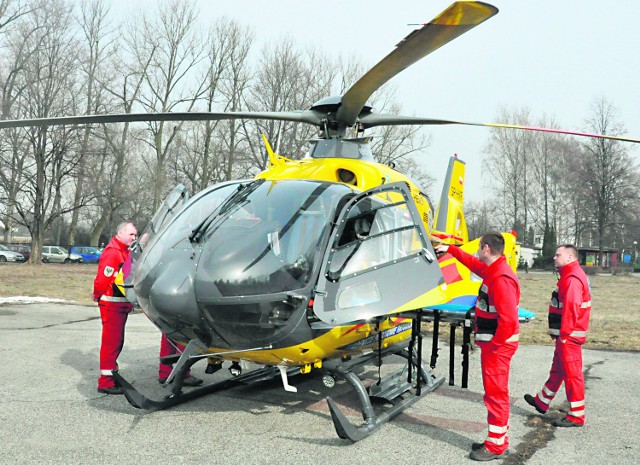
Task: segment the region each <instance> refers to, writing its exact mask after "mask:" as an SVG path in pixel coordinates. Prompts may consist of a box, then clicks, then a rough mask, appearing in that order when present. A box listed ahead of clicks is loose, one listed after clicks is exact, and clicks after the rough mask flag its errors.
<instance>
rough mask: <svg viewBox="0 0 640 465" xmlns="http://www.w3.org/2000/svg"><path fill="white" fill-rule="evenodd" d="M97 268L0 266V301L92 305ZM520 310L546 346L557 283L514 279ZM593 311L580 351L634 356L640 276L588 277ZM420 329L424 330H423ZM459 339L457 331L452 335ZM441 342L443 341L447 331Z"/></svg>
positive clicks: (528, 333)
mask: <svg viewBox="0 0 640 465" xmlns="http://www.w3.org/2000/svg"><path fill="white" fill-rule="evenodd" d="M96 270H97V265H90V264H75V265H74V264H70V265H56V264H43V265H29V264H5V263H3V264H0V297H11V296H30V297H50V298H56V299H65V300H71V301H74V302H76V303H78V304H81V305H96V304H95V303H94V302H93V300H92V296H91V292H92V290H93V280H94V278H95V274H96ZM518 278H520V284H521V287H522V295H521V299H520V305H521V306H522V307H524V308H526V309H528V310H532V311H534V312H535V313H536V319H535V320H534V321H531V322H530V323H527V324H524V325H522V327H521V330H520V343H521V344H537V345H551V344H552V341H551V339H550V338H549V335H548V333H547V311H548V310H547V309H548V305H549V300H550V298H551V291H552V290H553V289H554V288H555V286H556V282H557V277H556V275H554V274H552V273H539V272H530V273H526V274H525V273H519V275H518ZM589 280H590V282H591V292H592V303H593V310H592V312H591V323H590V327H589V335H588V338H587V343H586V344H585V347H587V348H591V349H611V350H640V291H639V290H638V287H639V286H640V276H638V275H635V276H634V275H608V274H605V275H594V276H590V277H589ZM425 329H426V327H425ZM458 333H462V331H458ZM441 337H442V339H443V341H448V337H449V336H448V330H447V329H445V328H444V327H443V328H442V332H441Z"/></svg>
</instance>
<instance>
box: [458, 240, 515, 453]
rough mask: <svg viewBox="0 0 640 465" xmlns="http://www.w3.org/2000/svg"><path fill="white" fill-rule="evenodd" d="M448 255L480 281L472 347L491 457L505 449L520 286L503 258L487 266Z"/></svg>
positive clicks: (462, 254)
mask: <svg viewBox="0 0 640 465" xmlns="http://www.w3.org/2000/svg"><path fill="white" fill-rule="evenodd" d="M449 253H451V255H453V256H454V257H455V258H456V259H457V260H459V261H460V262H461V263H462V264H463V265H464V266H466V267H467V268H469V269H470V270H471V271H472V272H473V273H475V274H477V275H478V276H480V277H481V278H482V285H481V286H480V292H479V294H478V300H477V301H476V308H475V333H476V344H477V345H478V347H480V349H481V351H482V352H481V356H480V362H481V366H482V384H483V386H484V404H485V406H486V407H487V423H488V425H489V428H488V434H487V438H486V439H485V441H484V447H485V449H487V450H488V451H489V452H492V453H494V454H502V453H503V452H504V451H506V450H507V449H508V448H509V436H508V435H507V432H508V430H509V413H510V400H509V370H510V367H511V358H512V357H513V355H514V354H515V352H516V350H517V349H518V340H519V336H520V322H519V320H518V303H519V302H520V283H519V281H518V278H517V277H516V275H515V274H514V272H513V270H512V269H511V267H510V266H509V265H508V263H507V261H506V259H505V257H504V255H503V256H501V257H500V258H499V259H498V260H496V261H495V262H493V263H492V264H491V265H487V264H485V263H483V262H482V261H480V260H479V259H478V258H476V257H474V256H473V255H469V254H468V253H466V252H464V251H462V250H460V249H458V248H457V247H454V246H450V247H449Z"/></svg>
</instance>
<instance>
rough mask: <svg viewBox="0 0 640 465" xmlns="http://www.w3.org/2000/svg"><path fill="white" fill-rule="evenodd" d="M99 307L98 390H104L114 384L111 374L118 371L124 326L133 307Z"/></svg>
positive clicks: (104, 305)
mask: <svg viewBox="0 0 640 465" xmlns="http://www.w3.org/2000/svg"><path fill="white" fill-rule="evenodd" d="M99 307H100V319H101V320H102V344H101V345H100V377H99V378H98V388H99V389H105V388H109V387H113V386H115V384H116V383H115V381H114V379H113V376H111V373H112V371H113V370H117V369H118V362H117V360H118V356H119V355H120V352H122V347H123V346H124V326H125V323H126V322H127V316H128V315H129V312H130V311H131V310H132V308H133V306H131V305H126V304H125V305H122V304H121V305H112V304H111V305H107V304H102V303H100V304H99Z"/></svg>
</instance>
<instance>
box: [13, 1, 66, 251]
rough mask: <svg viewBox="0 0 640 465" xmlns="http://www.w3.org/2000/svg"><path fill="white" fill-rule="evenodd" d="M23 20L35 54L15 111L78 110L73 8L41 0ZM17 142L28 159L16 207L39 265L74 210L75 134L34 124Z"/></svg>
mask: <svg viewBox="0 0 640 465" xmlns="http://www.w3.org/2000/svg"><path fill="white" fill-rule="evenodd" d="M22 19H23V20H24V23H23V27H24V29H23V30H24V31H27V34H25V35H24V39H25V40H26V42H27V43H26V44H25V50H29V53H28V54H27V55H28V58H27V59H26V60H25V61H24V62H23V66H22V69H23V72H21V73H20V77H19V79H18V83H17V85H18V86H19V87H20V88H21V90H20V92H19V93H17V94H14V95H15V96H16V97H15V99H14V100H15V103H13V104H12V105H13V107H14V108H15V111H14V112H12V114H13V115H16V116H21V117H31V118H42V117H48V116H53V115H59V114H66V113H69V112H72V111H73V110H75V109H76V106H75V104H76V102H75V98H74V97H75V94H76V93H75V90H76V89H75V88H74V86H75V81H74V75H73V73H70V72H69V71H70V70H73V69H75V50H76V49H77V46H76V44H75V42H74V39H73V34H72V32H71V21H70V8H69V7H68V5H67V4H65V3H64V2H63V1H59V0H58V1H41V2H38V3H34V8H33V10H32V11H30V13H29V14H28V15H26V16H24V17H23V18H22ZM15 142H16V145H19V146H20V149H22V150H25V151H26V153H27V157H28V162H26V163H25V165H26V166H23V167H24V172H23V181H24V182H23V183H21V186H20V187H21V192H20V198H19V199H16V202H15V208H16V212H17V214H18V215H19V217H20V218H21V221H22V223H23V224H25V225H26V226H27V227H28V229H29V231H30V233H31V236H32V254H31V257H30V261H31V262H32V263H39V262H40V258H41V250H42V244H43V241H44V235H45V232H46V231H47V230H48V229H49V228H51V226H52V224H53V223H54V222H55V221H56V220H58V219H59V218H60V217H61V216H62V215H64V214H65V213H67V212H69V211H70V210H71V209H72V206H69V205H68V204H67V203H66V202H65V201H64V200H63V195H64V194H65V193H66V192H67V189H68V181H69V179H70V177H71V174H72V172H73V170H74V168H75V164H76V163H77V160H76V151H75V150H74V144H75V140H74V133H73V130H70V129H68V128H65V127H59V128H55V129H53V128H52V129H50V128H47V127H40V128H29V129H26V130H20V131H19V132H18V137H17V138H16V139H15Z"/></svg>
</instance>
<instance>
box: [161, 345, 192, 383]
mask: <svg viewBox="0 0 640 465" xmlns="http://www.w3.org/2000/svg"><path fill="white" fill-rule="evenodd" d="M184 347H185V346H183V345H182V344H180V343H178V342H173V341H169V339H168V338H167V336H165V335H164V334H162V339H160V357H161V358H162V357H166V356H167V355H173V354H177V353H178V352H182V351H184ZM172 370H173V365H165V364H164V363H162V362H160V366H159V369H158V379H167V378H168V377H169V375H170V374H171V371H172ZM184 377H185V378H189V377H191V372H190V371H187V373H185V376H184Z"/></svg>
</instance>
